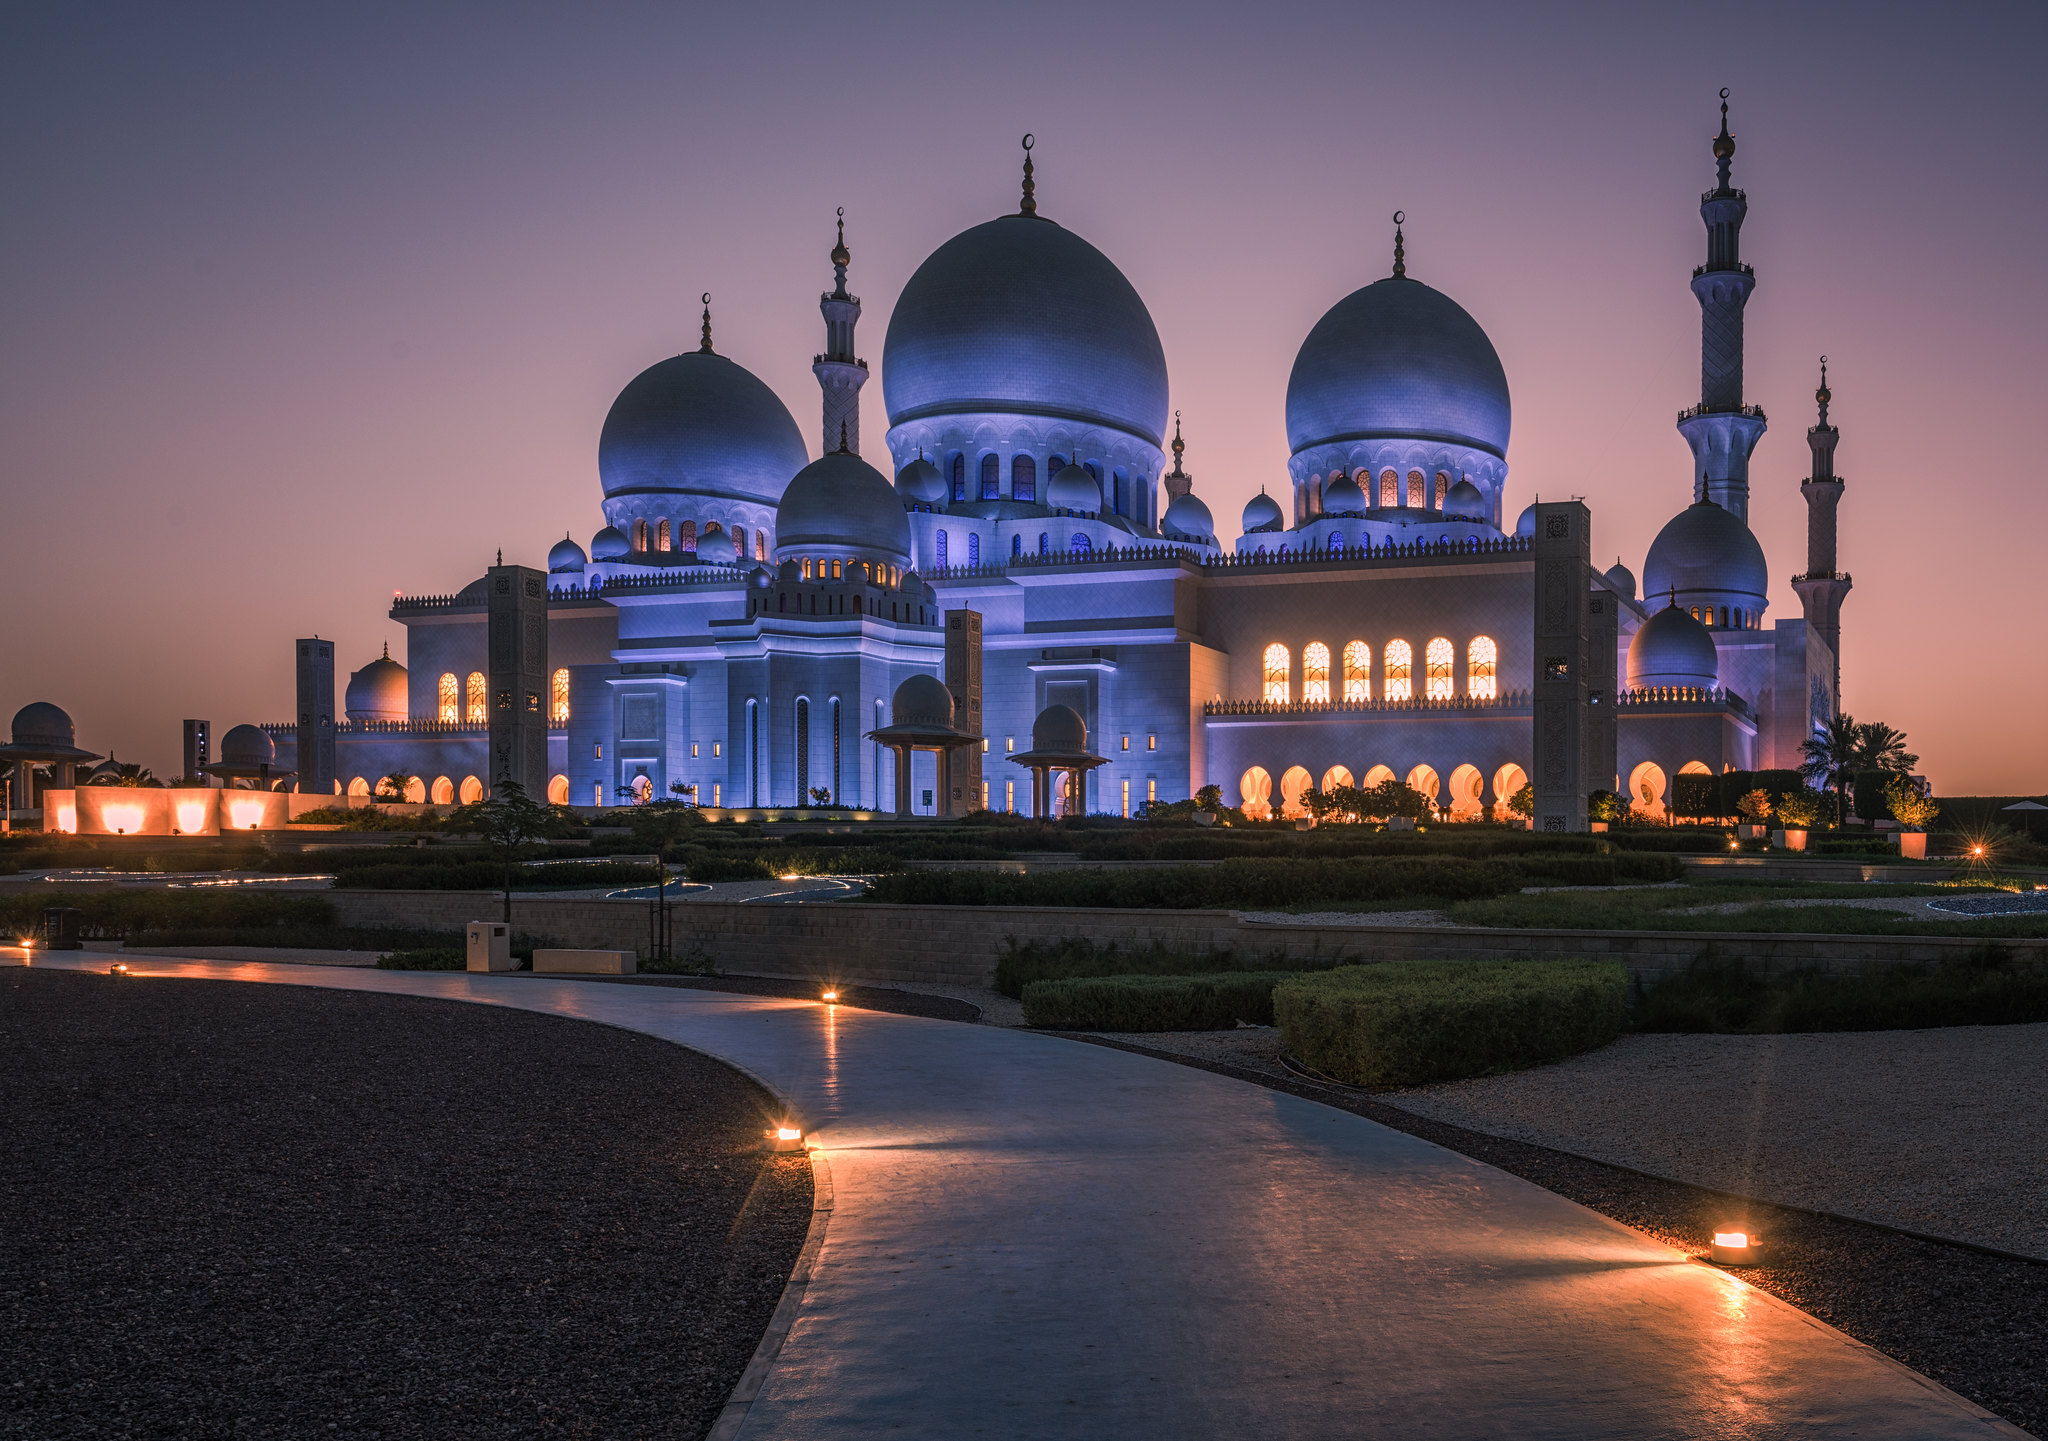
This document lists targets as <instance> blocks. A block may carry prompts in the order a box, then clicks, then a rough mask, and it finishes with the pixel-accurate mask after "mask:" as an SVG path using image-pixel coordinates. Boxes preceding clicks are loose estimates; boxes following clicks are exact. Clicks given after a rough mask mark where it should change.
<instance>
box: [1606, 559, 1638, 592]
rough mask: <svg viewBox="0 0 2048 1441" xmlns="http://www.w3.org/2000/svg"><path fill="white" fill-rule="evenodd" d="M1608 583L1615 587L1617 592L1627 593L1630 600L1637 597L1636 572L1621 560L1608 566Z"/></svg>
mask: <svg viewBox="0 0 2048 1441" xmlns="http://www.w3.org/2000/svg"><path fill="white" fill-rule="evenodd" d="M1607 583H1608V584H1609V585H1610V586H1612V587H1614V592H1615V594H1617V595H1625V596H1627V597H1628V598H1629V599H1630V600H1634V599H1635V598H1636V577H1635V572H1634V571H1631V570H1630V569H1629V568H1628V567H1627V566H1625V565H1623V564H1622V563H1621V562H1620V561H1618V560H1617V561H1616V562H1615V563H1614V564H1613V565H1612V566H1610V567H1609V568H1608V571H1607Z"/></svg>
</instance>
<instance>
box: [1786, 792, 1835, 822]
mask: <svg viewBox="0 0 2048 1441" xmlns="http://www.w3.org/2000/svg"><path fill="white" fill-rule="evenodd" d="M1827 813H1828V802H1827V797H1825V796H1823V795H1821V794H1820V793H1819V792H1818V791H1810V790H1807V789H1805V788H1804V787H1801V788H1800V789H1799V790H1796V791H1793V792H1792V793H1791V794H1789V795H1786V796H1783V797H1781V798H1780V799H1779V801H1778V819H1779V820H1781V821H1783V822H1784V823H1785V829H1787V830H1792V831H1803V830H1808V829H1810V828H1811V827H1813V826H1816V825H1818V824H1819V823H1820V820H1821V817H1823V816H1825V815H1826V814H1827Z"/></svg>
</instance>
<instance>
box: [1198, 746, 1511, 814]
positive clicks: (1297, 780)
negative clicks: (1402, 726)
mask: <svg viewBox="0 0 2048 1441" xmlns="http://www.w3.org/2000/svg"><path fill="white" fill-rule="evenodd" d="M1391 780H1401V781H1405V782H1406V783H1407V785H1408V786H1409V788H1410V789H1412V790H1415V791H1417V792H1419V793H1420V794H1421V795H1422V796H1423V797H1424V798H1426V799H1427V800H1428V801H1429V802H1430V803H1431V804H1432V805H1436V806H1438V807H1439V809H1441V808H1442V806H1444V805H1446V804H1447V805H1449V807H1450V812H1451V819H1452V820H1478V819H1480V818H1481V817H1482V816H1484V815H1485V813H1486V788H1487V776H1486V773H1485V772H1484V771H1482V770H1480V769H1479V767H1478V766H1476V765H1472V764H1470V763H1467V764H1464V765H1460V766H1457V767H1455V768H1454V769H1453V770H1452V771H1451V774H1450V777H1449V779H1448V780H1446V779H1445V778H1443V777H1441V776H1439V775H1438V774H1437V772H1436V768H1435V767H1434V766H1429V765H1418V766H1414V767H1412V768H1410V769H1409V771H1408V773H1407V774H1406V775H1405V776H1404V775H1401V774H1400V773H1398V772H1397V771H1395V770H1394V768H1393V767H1392V766H1386V765H1376V766H1370V767H1368V768H1367V769H1366V771H1365V774H1364V775H1363V776H1362V777H1359V778H1357V779H1354V778H1353V777H1352V774H1351V770H1350V768H1349V767H1348V766H1341V765H1336V766H1331V767H1330V768H1329V769H1328V770H1326V771H1324V772H1323V774H1322V777H1321V780H1320V782H1318V780H1317V778H1316V777H1315V775H1314V774H1313V773H1312V772H1310V771H1309V769H1308V767H1306V766H1298V765H1296V766H1289V767H1287V768H1286V769H1285V770H1284V771H1282V772H1281V773H1280V793H1279V801H1280V804H1279V815H1280V817H1281V818H1282V819H1283V820H1298V819H1300V818H1302V817H1304V816H1306V815H1308V814H1309V809H1308V797H1309V796H1310V794H1311V793H1314V792H1321V793H1323V794H1326V795H1327V794H1328V793H1329V792H1331V791H1334V790H1341V789H1344V788H1346V787H1349V786H1357V787H1358V788H1359V789H1361V790H1372V789H1373V788H1374V787H1376V786H1380V785H1384V784H1385V783H1386V782H1388V781H1391ZM1492 783H1493V799H1494V803H1495V804H1496V805H1497V806H1501V805H1505V804H1506V802H1507V800H1508V797H1510V796H1512V795H1513V794H1514V793H1515V792H1516V791H1518V790H1520V789H1521V788H1522V787H1523V786H1525V785H1527V784H1528V783H1529V776H1528V773H1527V772H1526V771H1524V770H1523V769H1522V768H1521V767H1520V766H1518V765H1516V764H1515V763H1514V762H1513V761H1509V762H1508V763H1507V764H1506V765H1504V766H1501V767H1500V768H1499V769H1498V770H1496V771H1494V773H1493V777H1492ZM1237 791H1238V805H1239V807H1240V808H1241V809H1242V810H1243V811H1244V813H1245V814H1246V815H1247V816H1249V817H1251V818H1252V819H1253V820H1261V821H1263V820H1271V819H1272V818H1273V815H1274V806H1273V773H1272V772H1271V771H1269V770H1267V769H1266V768H1265V767H1264V766H1251V767H1248V768H1247V769H1246V770H1245V773H1244V774H1243V775H1242V776H1239V777H1238V781H1237Z"/></svg>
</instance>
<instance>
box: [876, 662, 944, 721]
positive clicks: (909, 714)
mask: <svg viewBox="0 0 2048 1441" xmlns="http://www.w3.org/2000/svg"><path fill="white" fill-rule="evenodd" d="M889 724H891V725H899V726H936V727H938V728H939V729H941V730H951V729H952V728H953V692H951V691H949V690H947V689H946V683H945V682H944V681H942V680H940V679H939V678H938V677H937V676H935V675H914V676H911V677H910V678H909V679H908V680H906V681H904V682H903V684H902V685H899V686H897V687H896V694H895V696H894V697H893V698H891V700H890V702H889Z"/></svg>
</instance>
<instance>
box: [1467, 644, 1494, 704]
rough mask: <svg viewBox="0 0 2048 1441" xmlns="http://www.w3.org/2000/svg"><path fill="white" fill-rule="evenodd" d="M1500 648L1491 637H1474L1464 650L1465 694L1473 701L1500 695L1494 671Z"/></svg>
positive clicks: (1490, 698)
mask: <svg viewBox="0 0 2048 1441" xmlns="http://www.w3.org/2000/svg"><path fill="white" fill-rule="evenodd" d="M1499 662H1500V647H1499V646H1496V645H1495V644H1494V643H1493V638H1492V637H1491V636H1484V635H1482V636H1475V637H1474V638H1473V640H1472V644H1471V645H1470V646H1468V647H1466V650H1465V694H1467V695H1469V696H1471V697H1473V698H1474V699H1475V700H1492V699H1494V698H1495V697H1496V696H1498V695H1499V694H1500V681H1499V679H1498V677H1497V674H1496V670H1497V667H1498V665H1499Z"/></svg>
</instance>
